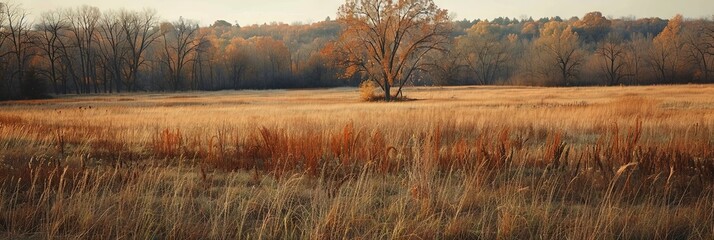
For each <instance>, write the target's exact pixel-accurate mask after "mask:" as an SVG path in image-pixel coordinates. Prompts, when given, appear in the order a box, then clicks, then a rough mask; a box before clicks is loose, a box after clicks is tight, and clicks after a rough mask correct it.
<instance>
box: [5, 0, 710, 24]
mask: <svg viewBox="0 0 714 240" xmlns="http://www.w3.org/2000/svg"><path fill="white" fill-rule="evenodd" d="M14 1H15V3H20V4H21V5H22V7H23V8H25V9H26V10H28V11H29V12H30V16H31V18H33V19H34V18H36V17H37V16H39V15H40V13H42V12H45V11H48V10H54V9H58V8H69V7H77V6H81V5H91V6H96V7H99V9H100V10H107V9H121V8H126V9H134V10H141V9H143V8H153V9H156V10H157V11H158V14H159V15H160V17H161V18H162V19H163V20H168V21H173V20H176V19H178V18H179V17H183V18H186V19H193V20H197V21H198V22H199V24H200V25H201V26H206V25H210V24H212V23H213V22H214V21H215V20H219V19H221V20H226V21H228V22H230V23H238V24H240V25H242V26H245V25H251V24H263V23H271V22H283V23H289V24H291V23H297V22H301V23H311V22H317V21H321V20H324V19H325V18H326V17H328V16H329V17H330V18H332V19H334V18H335V16H336V13H337V8H338V7H339V6H340V5H341V4H343V3H344V2H345V1H344V0H19V1H18V0H14ZM435 3H436V4H437V5H438V6H439V7H441V8H444V9H448V10H449V12H450V13H451V14H452V17H454V19H456V20H461V19H469V20H473V19H493V18H496V17H510V18H518V19H521V18H524V17H525V18H528V17H533V18H534V19H538V18H541V17H551V16H560V17H562V18H564V19H567V18H570V17H572V16H578V17H582V16H583V15H585V14H586V13H588V12H592V11H600V12H602V13H603V15H604V16H608V17H615V18H617V17H628V16H634V17H638V18H640V17H661V18H671V17H672V16H674V15H675V14H682V15H684V17H685V18H700V17H712V15H714V1H712V0H680V1H676V0H594V1H593V0H587V1H586V0H540V1H532V0H435Z"/></svg>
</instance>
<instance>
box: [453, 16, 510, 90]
mask: <svg viewBox="0 0 714 240" xmlns="http://www.w3.org/2000/svg"><path fill="white" fill-rule="evenodd" d="M511 42H512V41H510V40H508V41H504V40H501V38H500V36H499V31H498V29H496V28H495V27H494V26H492V25H491V24H490V23H488V22H487V21H482V22H479V23H477V24H476V25H474V26H473V27H472V28H471V29H469V31H468V34H467V35H466V36H464V37H462V38H461V39H460V41H459V42H458V43H459V44H458V45H459V49H460V50H461V52H462V53H463V54H464V59H465V60H466V62H467V63H468V65H467V66H468V68H469V69H470V70H471V72H473V73H474V75H475V76H476V81H477V82H478V84H482V85H489V84H493V83H494V82H495V81H496V78H497V77H498V75H499V74H500V73H501V72H502V71H503V70H504V67H505V66H504V65H505V64H506V62H507V61H508V60H509V52H508V49H509V48H510V45H511Z"/></svg>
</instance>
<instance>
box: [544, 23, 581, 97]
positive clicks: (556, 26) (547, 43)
mask: <svg viewBox="0 0 714 240" xmlns="http://www.w3.org/2000/svg"><path fill="white" fill-rule="evenodd" d="M534 44H535V47H536V48H537V49H538V50H539V51H541V52H543V53H545V57H546V59H545V60H546V61H547V62H546V63H545V64H546V66H548V65H551V66H552V65H554V66H555V67H556V68H557V70H558V73H559V75H560V81H559V84H560V85H564V86H569V85H570V84H571V81H572V79H573V78H575V77H576V75H577V73H578V70H579V67H580V64H581V63H582V59H583V57H582V53H581V49H580V41H579V39H578V34H577V33H575V32H574V31H573V30H572V28H571V27H570V26H568V25H567V24H566V23H564V22H557V21H551V22H548V23H546V24H545V26H544V27H543V29H542V30H541V37H540V38H539V39H538V40H536V42H535V43H534Z"/></svg>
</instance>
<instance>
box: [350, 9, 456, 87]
mask: <svg viewBox="0 0 714 240" xmlns="http://www.w3.org/2000/svg"><path fill="white" fill-rule="evenodd" d="M338 21H340V22H341V23H342V24H343V25H344V27H345V29H344V32H343V33H342V36H341V37H340V40H339V42H338V44H339V47H338V51H339V54H340V55H339V56H342V59H341V64H342V65H343V66H344V67H346V71H345V77H352V76H354V75H355V74H358V73H361V74H363V76H364V77H366V78H367V79H369V80H373V81H375V82H376V83H377V84H378V85H379V86H380V87H381V88H382V90H383V91H384V99H385V100H386V101H391V100H392V95H391V90H392V88H393V87H396V88H398V89H397V93H396V94H397V95H399V94H400V93H401V91H402V87H403V86H404V84H405V83H406V82H407V81H408V80H409V79H410V78H411V77H412V76H413V75H414V74H415V73H416V72H417V71H420V70H424V66H425V64H424V61H423V59H424V57H425V55H426V54H427V53H429V52H430V51H433V50H444V46H445V44H447V43H448V41H449V37H448V34H449V32H450V21H449V17H448V14H447V11H446V10H443V9H440V8H439V7H437V6H436V5H435V4H434V2H433V1H432V0H397V1H393V0H347V2H346V3H345V4H344V5H342V6H341V7H340V8H339V12H338Z"/></svg>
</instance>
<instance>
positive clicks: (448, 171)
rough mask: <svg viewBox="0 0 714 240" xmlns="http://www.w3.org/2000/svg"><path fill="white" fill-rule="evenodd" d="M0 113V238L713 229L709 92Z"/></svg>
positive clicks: (320, 98) (329, 95) (79, 105)
mask: <svg viewBox="0 0 714 240" xmlns="http://www.w3.org/2000/svg"><path fill="white" fill-rule="evenodd" d="M405 93H406V96H407V97H409V98H411V99H414V101H406V102H397V103H381V102H375V103H366V102H360V101H359V93H358V90H357V89H354V88H338V89H327V90H270V91H221V92H186V93H172V94H155V93H149V94H134V93H132V94H117V95H110V96H103V95H99V96H82V97H61V98H57V99H51V100H33V101H13V102H2V103H0V193H1V195H0V232H1V233H0V238H6V237H9V238H18V237H26V238H32V237H42V238H55V237H62V238H65V237H66V238H156V237H158V238H181V239H186V238H188V239H191V238H203V237H208V238H221V239H222V238H258V237H266V238H313V239H335V238H365V239H373V238H426V239H431V238H458V239H464V238H466V239H480V238H481V239H494V238H501V239H511V238H513V239H522V238H545V239H552V238H567V239H612V238H626V239H631V238H639V239H651V238H665V239H670V238H675V239H682V238H683V239H712V238H714V194H713V193H714V85H680V86H642V87H586V88H532V87H438V88H437V87H433V88H409V89H406V91H405Z"/></svg>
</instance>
